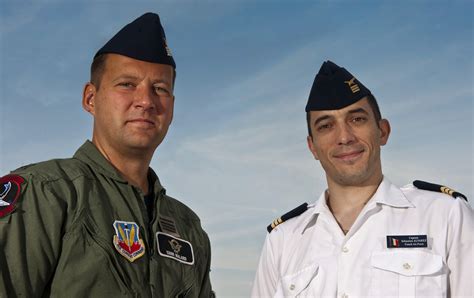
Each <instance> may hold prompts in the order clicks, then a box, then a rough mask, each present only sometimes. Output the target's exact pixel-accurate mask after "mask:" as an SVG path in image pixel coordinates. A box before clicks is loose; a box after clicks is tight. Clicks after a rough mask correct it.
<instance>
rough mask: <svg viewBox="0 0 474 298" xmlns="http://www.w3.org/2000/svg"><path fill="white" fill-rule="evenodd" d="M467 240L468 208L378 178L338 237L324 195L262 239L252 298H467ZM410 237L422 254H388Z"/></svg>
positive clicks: (472, 228)
mask: <svg viewBox="0 0 474 298" xmlns="http://www.w3.org/2000/svg"><path fill="white" fill-rule="evenodd" d="M473 233H474V213H473V211H472V209H471V207H470V206H469V204H468V203H467V202H466V201H464V200H462V199H454V198H452V197H450V196H448V195H445V194H442V193H437V192H431V191H424V190H419V189H416V188H415V187H414V186H412V185H409V186H406V187H403V188H398V187H396V186H395V185H393V184H391V183H390V182H389V181H388V180H387V179H386V178H384V180H383V181H382V183H381V184H380V186H379V188H378V189H377V192H376V193H375V194H374V196H373V197H372V198H371V199H370V201H369V202H368V203H367V204H366V205H365V207H364V209H363V210H362V211H361V213H360V214H359V216H358V218H357V219H356V221H355V222H354V224H353V225H352V227H351V229H350V231H349V232H348V233H347V235H344V234H343V232H342V231H341V229H340V227H339V226H338V224H337V222H336V220H335V219H334V216H333V215H332V213H331V211H330V210H329V208H328V206H327V204H326V199H325V193H323V194H322V195H321V196H320V198H319V200H318V201H317V202H316V203H315V204H313V205H310V206H309V208H308V210H307V211H306V212H304V213H303V214H302V215H300V216H298V217H295V218H292V219H290V220H288V221H287V222H284V223H282V224H280V225H279V226H277V227H276V228H275V229H274V230H273V231H272V232H271V233H270V234H268V235H267V238H266V240H265V244H264V247H263V251H262V255H261V257H260V263H259V266H258V269H257V274H256V277H255V282H254V286H253V290H252V297H367V296H373V297H402V296H412V297H413V296H418V297H420V296H423V297H458V296H459V297H464V296H465V297H473V294H474V293H473V285H474V269H473V268H474V264H473V259H474V258H473V254H474V247H473ZM408 235H415V236H418V238H423V237H424V235H426V239H427V247H404V248H398V247H397V248H388V244H387V236H408Z"/></svg>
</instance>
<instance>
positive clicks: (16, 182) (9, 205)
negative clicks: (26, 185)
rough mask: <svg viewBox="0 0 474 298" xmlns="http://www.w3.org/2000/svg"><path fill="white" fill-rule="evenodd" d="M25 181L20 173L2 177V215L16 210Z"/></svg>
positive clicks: (0, 179)
mask: <svg viewBox="0 0 474 298" xmlns="http://www.w3.org/2000/svg"><path fill="white" fill-rule="evenodd" d="M23 181H25V180H24V179H23V178H22V177H20V176H18V175H7V176H4V177H1V178H0V217H4V216H6V215H8V214H10V213H12V212H13V210H15V205H16V203H17V200H18V197H19V196H20V192H21V184H22V183H23Z"/></svg>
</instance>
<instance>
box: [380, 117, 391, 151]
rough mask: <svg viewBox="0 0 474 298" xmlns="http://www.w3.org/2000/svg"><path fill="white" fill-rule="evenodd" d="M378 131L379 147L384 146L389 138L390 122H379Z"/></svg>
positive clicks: (385, 120)
mask: <svg viewBox="0 0 474 298" xmlns="http://www.w3.org/2000/svg"><path fill="white" fill-rule="evenodd" d="M379 129H380V145H382V146H383V145H385V144H387V142H388V137H389V136H390V131H391V128H390V122H388V120H387V119H381V120H380V121H379Z"/></svg>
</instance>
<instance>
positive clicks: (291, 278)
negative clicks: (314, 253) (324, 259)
mask: <svg viewBox="0 0 474 298" xmlns="http://www.w3.org/2000/svg"><path fill="white" fill-rule="evenodd" d="M318 268H319V265H318V264H312V265H310V266H307V267H305V268H303V269H301V270H299V271H298V272H296V273H292V274H289V275H285V276H283V277H282V279H281V291H282V292H283V296H284V297H295V296H296V295H299V294H300V293H301V291H303V290H304V289H306V288H307V287H308V286H309V284H310V283H311V281H312V280H313V278H314V277H315V276H316V275H317V274H318Z"/></svg>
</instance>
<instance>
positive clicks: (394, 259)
mask: <svg viewBox="0 0 474 298" xmlns="http://www.w3.org/2000/svg"><path fill="white" fill-rule="evenodd" d="M371 265H372V267H375V268H378V269H382V270H386V271H391V272H395V273H398V274H402V275H405V276H414V275H430V274H435V273H437V272H439V271H441V269H442V268H443V260H442V258H441V256H439V255H435V254H431V253H428V252H424V251H383V252H374V253H373V254H372V257H371Z"/></svg>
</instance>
